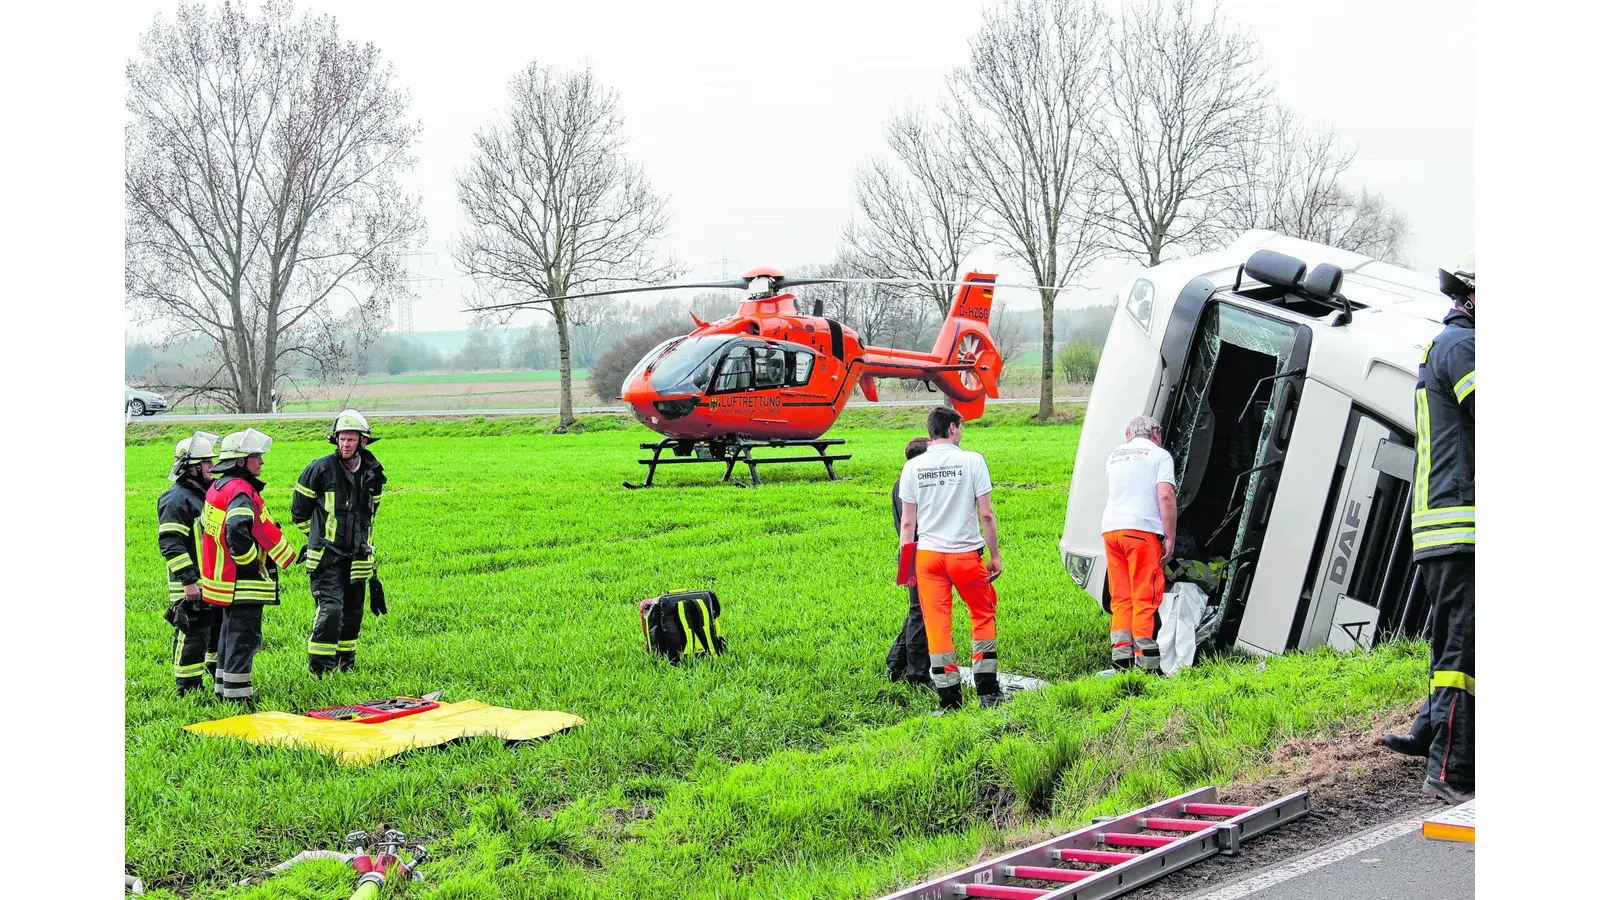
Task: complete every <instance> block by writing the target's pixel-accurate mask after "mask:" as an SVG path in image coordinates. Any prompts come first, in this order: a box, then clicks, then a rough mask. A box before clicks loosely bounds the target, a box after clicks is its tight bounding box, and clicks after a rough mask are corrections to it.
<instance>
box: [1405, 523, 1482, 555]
mask: <svg viewBox="0 0 1600 900" xmlns="http://www.w3.org/2000/svg"><path fill="white" fill-rule="evenodd" d="M1477 542H1478V537H1477V532H1476V531H1474V530H1473V529H1471V528H1451V529H1443V530H1440V531H1424V532H1421V533H1419V534H1417V535H1415V536H1414V537H1413V538H1412V541H1411V545H1412V549H1414V550H1432V549H1433V548H1435V547H1453V546H1459V545H1465V544H1476V543H1477Z"/></svg>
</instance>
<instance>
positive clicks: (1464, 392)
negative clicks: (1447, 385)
mask: <svg viewBox="0 0 1600 900" xmlns="http://www.w3.org/2000/svg"><path fill="white" fill-rule="evenodd" d="M1477 378H1478V370H1477V369H1473V370H1472V371H1471V372H1468V373H1467V374H1465V375H1463V376H1461V380H1460V381H1458V382H1456V402H1457V403H1465V402H1467V398H1468V397H1470V396H1472V385H1473V382H1475V381H1476V380H1477Z"/></svg>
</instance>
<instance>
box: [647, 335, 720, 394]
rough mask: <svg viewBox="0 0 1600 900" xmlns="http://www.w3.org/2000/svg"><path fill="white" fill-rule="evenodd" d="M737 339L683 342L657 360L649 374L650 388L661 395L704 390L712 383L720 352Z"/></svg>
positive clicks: (708, 337) (693, 339) (699, 339)
mask: <svg viewBox="0 0 1600 900" xmlns="http://www.w3.org/2000/svg"><path fill="white" fill-rule="evenodd" d="M735 340H738V335H732V334H708V335H705V336H704V337H688V338H684V339H683V340H682V341H680V342H679V343H678V344H676V345H674V346H673V347H671V348H669V349H668V350H667V352H665V353H663V354H662V355H661V358H660V359H657V360H656V362H655V366H654V368H653V369H652V371H651V373H650V385H651V387H653V388H655V390H656V391H658V392H660V393H663V394H665V393H670V392H675V391H677V390H682V391H684V392H690V393H692V392H693V391H694V390H696V389H699V390H702V391H703V390H705V389H706V386H707V385H709V384H710V383H711V370H712V368H713V365H712V364H713V363H714V362H715V359H714V357H715V356H716V355H717V351H719V350H721V349H722V348H723V347H726V346H727V345H728V344H729V343H730V342H732V341H735Z"/></svg>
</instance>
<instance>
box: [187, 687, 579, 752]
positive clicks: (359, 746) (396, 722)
mask: <svg viewBox="0 0 1600 900" xmlns="http://www.w3.org/2000/svg"><path fill="white" fill-rule="evenodd" d="M583 724H585V722H584V721H583V720H582V719H580V718H578V717H577V716H575V715H572V714H571V713H564V712H552V711H547V710H521V709H505V708H503V707H499V706H489V705H488V704H485V703H480V702H478V701H477V700H463V701H461V702H460V703H441V704H439V708H438V709H430V710H428V711H427V712H421V713H417V714H416V715H411V716H401V717H400V718H398V719H390V720H389V721H387V722H378V723H376V724H372V725H362V724H360V723H358V722H337V721H333V720H330V719H313V718H310V717H309V716H297V715H294V714H293V713H286V712H261V713H252V714H250V715H247V716H233V717H231V718H227V719H217V720H216V721H214V722H197V723H195V724H193V725H187V726H185V727H184V730H185V731H191V732H194V733H195V734H198V735H201V736H204V737H231V738H238V739H239V740H241V741H249V742H250V743H252V744H262V745H265V746H269V747H309V748H311V749H312V750H315V751H317V752H318V753H322V754H324V755H327V756H332V757H334V758H336V759H338V760H339V761H340V762H341V763H344V764H345V765H351V766H359V765H366V764H367V763H372V762H377V761H378V760H380V759H388V758H389V757H391V756H394V755H395V754H397V753H404V752H405V751H407V750H410V749H411V748H413V747H432V746H436V745H438V744H443V743H446V742H448V741H453V740H455V739H456V738H463V737H471V736H474V735H480V734H488V735H494V736H497V737H500V738H504V739H505V740H508V741H531V740H534V739H536V738H542V737H546V736H549V735H552V734H555V733H556V732H558V731H565V730H566V729H568V728H572V727H573V726H575V725H583Z"/></svg>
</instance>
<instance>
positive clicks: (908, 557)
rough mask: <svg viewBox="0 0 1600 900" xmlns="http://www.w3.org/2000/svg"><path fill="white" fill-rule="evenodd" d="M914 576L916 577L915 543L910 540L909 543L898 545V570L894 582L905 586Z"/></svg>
mask: <svg viewBox="0 0 1600 900" xmlns="http://www.w3.org/2000/svg"><path fill="white" fill-rule="evenodd" d="M916 577H917V544H916V542H915V541H912V542H911V543H909V544H901V545H900V570H899V572H898V573H896V575H895V577H894V583H895V584H897V585H899V586H900V587H906V586H908V585H910V584H911V581H912V579H914V578H916Z"/></svg>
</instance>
